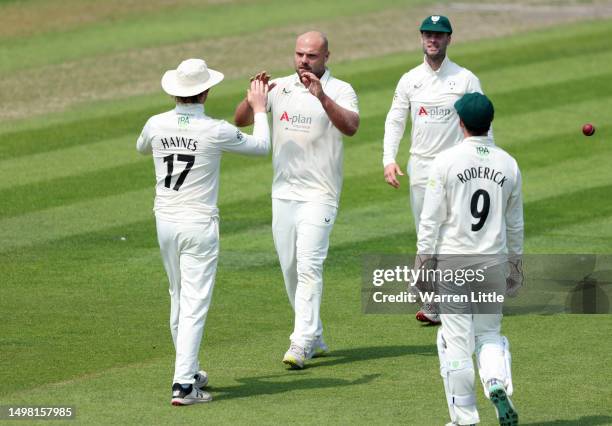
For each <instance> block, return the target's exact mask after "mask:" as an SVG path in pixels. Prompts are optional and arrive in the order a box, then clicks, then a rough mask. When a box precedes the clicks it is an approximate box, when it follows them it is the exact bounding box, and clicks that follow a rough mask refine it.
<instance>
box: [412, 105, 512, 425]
mask: <svg viewBox="0 0 612 426" xmlns="http://www.w3.org/2000/svg"><path fill="white" fill-rule="evenodd" d="M455 110H456V111H457V114H458V116H459V119H460V121H459V123H460V128H461V130H462V132H463V134H464V136H465V139H464V140H463V141H462V142H461V143H459V144H458V145H456V146H454V147H452V148H449V149H447V150H445V151H444V152H441V153H440V154H438V156H437V157H436V159H435V160H434V161H433V162H432V164H431V171H430V175H429V178H428V182H427V189H426V191H425V199H424V205H423V212H422V214H421V221H420V225H419V233H418V243H417V246H418V257H420V258H421V259H422V258H430V257H431V255H432V254H434V253H437V254H436V257H437V258H438V259H439V260H438V266H437V267H438V269H440V270H445V267H444V266H442V265H441V263H445V264H450V263H451V259H454V262H455V263H456V262H457V259H459V263H461V259H462V256H469V257H470V259H469V262H467V264H468V265H471V266H472V267H473V268H475V267H480V271H481V274H483V275H482V276H483V277H484V279H483V281H482V284H481V285H482V286H483V287H487V288H488V289H489V291H491V292H493V294H501V295H502V296H503V295H505V296H509V295H514V294H516V292H517V291H518V288H519V287H520V286H521V285H522V279H523V278H522V268H521V258H522V253H523V202H522V195H521V173H520V171H519V168H518V165H517V163H516V160H515V159H514V158H512V157H511V156H510V155H509V154H508V153H506V152H505V151H504V150H503V149H501V148H499V147H498V146H496V145H495V143H494V141H493V138H492V137H491V136H489V135H488V132H489V129H490V125H491V121H492V120H493V115H494V110H493V104H492V103H491V101H490V100H489V99H488V98H487V97H486V96H484V95H482V94H480V93H470V94H467V95H465V96H463V97H462V98H461V99H460V100H459V101H457V102H456V103H455ZM474 256H477V257H478V258H479V260H478V261H474V259H473V258H474ZM465 258H466V259H468V258H467V257H465ZM417 263H419V262H417ZM508 268H509V270H510V274H508ZM442 284H447V285H448V284H450V286H451V287H452V286H454V287H455V288H458V286H459V287H461V286H462V285H463V284H462V283H452V282H451V283H442ZM439 291H440V293H442V289H439ZM466 306H468V307H475V308H476V309H475V310H470V311H457V312H458V313H448V314H447V313H445V309H444V307H442V314H441V319H442V327H441V329H440V330H439V331H438V341H437V345H438V355H439V358H440V374H441V375H442V378H443V381H444V390H445V392H446V398H447V402H448V409H449V413H450V417H451V423H449V425H471V424H476V423H478V422H479V416H478V411H477V409H476V396H475V391H474V376H475V374H474V366H473V362H472V354H473V353H474V352H475V353H476V359H477V362H478V370H479V374H480V379H481V381H482V384H483V386H484V392H485V395H486V396H487V398H489V399H490V400H491V401H492V402H493V404H494V405H495V408H496V410H497V414H498V418H499V423H500V425H507V426H511V425H516V424H518V414H517V412H516V410H515V408H514V407H513V405H512V402H511V401H510V399H509V397H510V395H512V391H513V389H512V376H511V368H510V360H511V357H510V351H509V350H510V345H509V343H508V339H507V338H506V337H505V336H502V335H501V321H502V313H501V305H497V306H496V307H495V309H494V311H493V312H491V311H488V312H489V313H487V308H488V306H486V305H485V304H484V303H481V302H478V303H475V304H468V305H466ZM448 312H451V311H448ZM474 312H476V313H474ZM479 312H485V313H479Z"/></svg>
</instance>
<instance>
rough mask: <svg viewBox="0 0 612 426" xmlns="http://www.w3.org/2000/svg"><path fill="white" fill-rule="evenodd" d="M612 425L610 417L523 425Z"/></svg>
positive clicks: (592, 417)
mask: <svg viewBox="0 0 612 426" xmlns="http://www.w3.org/2000/svg"><path fill="white" fill-rule="evenodd" d="M609 424H612V417H610V416H584V417H580V418H579V419H576V420H552V421H550V422H536V423H521V425H522V426H599V425H609Z"/></svg>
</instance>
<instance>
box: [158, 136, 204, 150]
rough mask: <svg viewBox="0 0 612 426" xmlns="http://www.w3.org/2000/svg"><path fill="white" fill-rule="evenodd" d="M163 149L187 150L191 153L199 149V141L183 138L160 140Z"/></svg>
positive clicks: (174, 137) (173, 137)
mask: <svg viewBox="0 0 612 426" xmlns="http://www.w3.org/2000/svg"><path fill="white" fill-rule="evenodd" d="M160 142H161V144H162V147H163V148H165V149H170V148H187V149H188V150H190V151H195V150H196V149H198V141H197V140H195V139H191V138H184V137H182V136H170V137H166V138H160Z"/></svg>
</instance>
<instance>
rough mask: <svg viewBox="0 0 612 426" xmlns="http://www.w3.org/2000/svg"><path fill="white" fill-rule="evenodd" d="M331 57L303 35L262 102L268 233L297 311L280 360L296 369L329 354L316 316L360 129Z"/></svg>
mask: <svg viewBox="0 0 612 426" xmlns="http://www.w3.org/2000/svg"><path fill="white" fill-rule="evenodd" d="M328 59H329V50H328V41H327V38H326V37H325V35H324V34H322V33H320V32H318V31H310V32H307V33H304V34H302V35H300V36H299V37H298V38H297V41H296V46H295V54H294V63H295V74H292V75H289V76H287V77H283V78H278V79H276V80H273V81H271V82H270V90H271V91H270V93H269V95H268V104H267V106H268V111H270V112H271V117H272V123H273V125H272V146H273V149H272V163H273V168H274V178H273V182H272V215H273V217H272V232H273V237H274V245H275V247H276V251H277V253H278V258H279V261H280V265H281V269H282V271H283V277H284V281H285V289H286V291H287V295H288V297H289V302H290V303H291V306H292V307H293V309H294V312H295V324H294V330H293V333H292V334H291V337H290V340H291V345H290V347H289V350H288V351H287V352H286V353H285V356H284V357H283V362H284V363H285V364H288V365H289V366H290V367H291V368H295V369H300V368H303V367H304V361H305V360H306V359H308V358H311V357H313V356H319V355H323V354H325V353H326V352H327V351H328V347H327V345H326V344H325V342H324V340H323V325H322V323H321V318H320V306H321V295H322V292H323V262H324V261H325V258H326V257H327V249H328V246H329V235H330V233H331V230H332V227H333V225H334V221H335V220H336V213H337V210H338V202H339V199H340V191H341V188H342V156H343V146H342V136H343V135H346V136H352V135H354V134H355V133H356V132H357V128H358V127H359V109H358V105H357V95H356V94H355V91H354V90H353V88H352V87H351V86H350V84H348V83H345V82H344V81H341V80H338V79H337V78H334V77H333V76H332V75H331V73H330V71H329V69H327V68H326V63H327V61H328ZM255 79H256V80H257V79H259V80H261V81H264V82H266V83H268V79H269V76H268V75H267V74H266V73H265V72H261V73H259V74H258V75H257V76H256V77H255ZM251 110H252V108H251V106H250V105H249V104H248V103H247V102H246V101H243V102H242V103H241V104H240V105H238V107H237V108H236V114H235V121H236V124H237V125H238V126H244V125H248V124H250V123H251V120H252V111H251Z"/></svg>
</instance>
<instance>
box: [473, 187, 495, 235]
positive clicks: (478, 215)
mask: <svg viewBox="0 0 612 426" xmlns="http://www.w3.org/2000/svg"><path fill="white" fill-rule="evenodd" d="M481 197H482V208H481V209H480V210H479V209H478V205H479V204H481V203H480V198H481ZM490 207H491V197H489V193H488V192H487V191H485V190H484V189H479V190H478V191H476V192H474V195H472V201H471V202H470V210H471V211H472V216H474V219H478V222H476V223H472V231H474V232H477V231H480V230H481V229H482V227H483V226H484V224H485V221H486V220H487V216H489V208H490Z"/></svg>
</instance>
